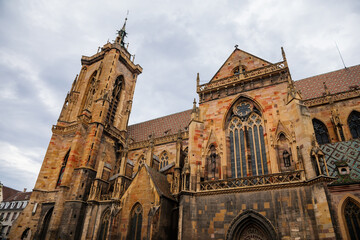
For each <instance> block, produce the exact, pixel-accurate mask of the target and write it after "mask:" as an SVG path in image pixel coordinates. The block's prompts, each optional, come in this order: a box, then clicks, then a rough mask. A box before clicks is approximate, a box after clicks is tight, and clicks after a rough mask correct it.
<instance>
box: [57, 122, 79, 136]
mask: <svg viewBox="0 0 360 240" xmlns="http://www.w3.org/2000/svg"><path fill="white" fill-rule="evenodd" d="M79 125H80V124H79V123H75V124H71V125H68V126H60V125H53V126H52V128H51V131H52V132H53V133H54V134H58V135H69V134H73V133H75V132H76V130H77V129H78V127H79Z"/></svg>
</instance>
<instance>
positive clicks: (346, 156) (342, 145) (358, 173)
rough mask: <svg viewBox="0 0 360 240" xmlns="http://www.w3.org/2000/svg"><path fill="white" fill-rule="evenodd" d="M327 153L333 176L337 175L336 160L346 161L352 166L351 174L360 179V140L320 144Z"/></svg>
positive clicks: (327, 160)
mask: <svg viewBox="0 0 360 240" xmlns="http://www.w3.org/2000/svg"><path fill="white" fill-rule="evenodd" d="M320 149H321V150H322V151H323V153H324V154H325V159H326V164H327V166H328V171H329V174H330V176H331V177H337V176H338V173H337V171H336V165H335V163H336V162H339V161H346V162H347V164H348V166H349V167H350V169H351V170H350V176H351V178H352V179H354V180H360V160H359V159H360V140H359V139H356V140H351V141H346V142H336V143H328V144H323V145H320Z"/></svg>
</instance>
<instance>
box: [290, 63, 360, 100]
mask: <svg viewBox="0 0 360 240" xmlns="http://www.w3.org/2000/svg"><path fill="white" fill-rule="evenodd" d="M324 82H325V84H326V86H327V88H328V90H329V91H330V93H331V94H336V93H340V92H346V91H349V90H350V87H355V86H357V87H359V86H360V65H356V66H352V67H348V68H344V69H340V70H337V71H333V72H329V73H324V74H320V75H316V76H313V77H308V78H305V79H302V80H298V81H295V86H296V88H297V90H300V91H301V95H302V97H303V99H304V100H307V99H312V98H318V97H322V96H323V95H324V93H325V89H324V84H323V83H324Z"/></svg>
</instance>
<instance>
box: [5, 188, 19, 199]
mask: <svg viewBox="0 0 360 240" xmlns="http://www.w3.org/2000/svg"><path fill="white" fill-rule="evenodd" d="M2 191H3V201H5V200H7V199H8V198H10V197H11V196H13V195H15V194H17V193H19V192H20V191H18V190H15V189H12V188H9V187H6V186H3V187H2Z"/></svg>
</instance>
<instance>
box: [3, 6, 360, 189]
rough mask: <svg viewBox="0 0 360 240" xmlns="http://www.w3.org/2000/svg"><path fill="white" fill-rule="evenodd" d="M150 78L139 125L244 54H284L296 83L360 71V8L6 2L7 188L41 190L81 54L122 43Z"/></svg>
mask: <svg viewBox="0 0 360 240" xmlns="http://www.w3.org/2000/svg"><path fill="white" fill-rule="evenodd" d="M127 10H129V11H130V13H129V17H128V22H127V32H128V38H127V39H126V41H127V42H129V43H130V45H129V51H130V52H131V53H132V54H135V55H136V58H135V62H136V63H139V64H140V65H141V66H142V67H143V69H144V71H143V74H141V75H140V76H139V78H138V82H137V86H136V90H135V97H134V103H133V109H132V113H131V119H130V123H131V124H133V123H138V122H142V121H145V120H149V119H152V118H156V117H160V116H164V115H168V114H171V113H175V112H179V111H183V110H186V109H189V108H191V107H192V101H193V98H194V97H196V92H195V85H196V73H197V72H199V73H200V79H201V82H202V83H205V82H207V81H209V80H210V78H211V77H212V76H213V75H214V74H215V72H216V71H217V70H218V68H220V66H221V65H222V64H223V62H224V61H225V60H226V58H227V57H228V56H229V55H230V54H231V52H232V51H233V50H234V46H235V45H236V44H237V45H239V48H240V49H243V50H245V51H247V52H250V53H252V54H254V55H256V56H259V57H261V58H263V59H266V60H268V61H270V62H279V61H281V59H282V57H281V51H280V47H281V46H283V47H284V48H285V51H286V54H287V58H288V63H289V66H290V71H291V73H292V77H293V79H294V80H299V79H302V78H305V77H309V76H313V75H317V74H321V73H326V72H329V71H334V70H337V69H340V68H342V67H343V65H342V62H341V59H340V57H339V54H338V51H337V49H336V45H335V42H336V43H337V44H338V46H339V48H340V51H341V53H342V56H343V58H344V61H345V64H346V65H347V66H353V65H357V64H360V41H359V39H360V30H359V29H360V27H359V24H360V1H358V0H353V1H350V0H349V1H347V0H344V1H339V0H333V1H329V0H327V1H325V0H324V1H314V0H310V1H300V0H299V1H270V0H266V1H265V0H263V1H258V0H251V1H240V0H238V1H214V0H206V1H184V0H182V1H170V0H169V1H165V0H164V1H138V0H131V1H130V0H129V1H126V0H123V1H89V0H86V1H85V0H84V1H73V0H58V1H52V0H44V1H31V0H26V1H25V0H24V1H17V0H12V1H10V0H8V1H6V0H0V89H1V93H0V117H1V121H0V131H1V134H0V181H1V182H2V183H3V184H4V185H6V186H9V187H12V188H15V189H18V190H22V189H23V188H28V189H32V188H33V187H34V184H35V181H36V178H37V175H38V172H39V169H40V166H41V163H42V161H43V158H44V155H45V151H46V148H47V146H48V143H49V140H50V137H51V126H52V125H53V124H56V120H57V118H58V116H59V113H60V110H61V107H62V105H63V102H64V98H65V96H66V93H67V92H68V91H69V89H70V87H71V83H72V81H73V80H74V78H75V76H76V74H78V73H79V71H80V68H81V64H80V59H81V56H82V55H85V56H91V55H93V54H95V53H96V51H97V49H98V47H99V46H102V45H104V44H105V43H106V42H107V41H108V40H110V41H112V40H114V39H115V36H116V30H119V29H120V28H121V26H122V24H123V22H124V18H125V17H126V12H127Z"/></svg>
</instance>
